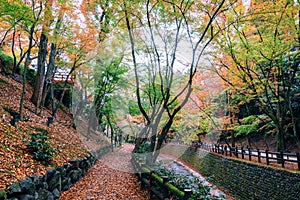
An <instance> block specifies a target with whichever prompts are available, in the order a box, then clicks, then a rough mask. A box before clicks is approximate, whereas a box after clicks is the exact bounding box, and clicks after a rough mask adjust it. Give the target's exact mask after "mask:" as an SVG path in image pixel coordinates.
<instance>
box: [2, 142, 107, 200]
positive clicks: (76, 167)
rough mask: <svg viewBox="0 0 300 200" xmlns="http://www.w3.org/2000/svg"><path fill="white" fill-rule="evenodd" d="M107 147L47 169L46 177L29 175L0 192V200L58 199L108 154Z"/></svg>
mask: <svg viewBox="0 0 300 200" xmlns="http://www.w3.org/2000/svg"><path fill="white" fill-rule="evenodd" d="M110 149H111V147H110V146H107V147H104V148H102V149H99V150H98V151H95V152H93V153H91V154H90V155H89V156H88V157H85V158H82V159H78V160H70V161H69V163H68V164H64V165H63V166H60V167H57V168H55V169H48V170H47V171H46V175H43V176H39V177H37V176H35V175H31V176H29V177H27V178H26V179H25V180H23V181H21V182H20V183H14V184H12V185H11V186H10V187H9V188H8V189H7V190H6V191H0V200H2V199H3V200H6V199H8V200H18V199H20V200H54V199H58V198H59V197H60V193H61V192H62V191H66V190H68V189H69V188H70V187H72V186H73V185H74V184H75V183H76V182H77V181H78V180H79V179H80V178H81V177H83V176H85V174H86V173H87V171H88V170H89V169H90V168H91V167H92V166H93V165H94V164H95V162H96V161H97V160H98V159H99V158H100V157H102V156H103V155H105V154H106V153H108V152H109V151H110Z"/></svg>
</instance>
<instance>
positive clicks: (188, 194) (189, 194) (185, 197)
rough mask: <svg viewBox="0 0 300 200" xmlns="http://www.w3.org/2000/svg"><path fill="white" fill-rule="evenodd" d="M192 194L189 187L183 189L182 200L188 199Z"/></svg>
mask: <svg viewBox="0 0 300 200" xmlns="http://www.w3.org/2000/svg"><path fill="white" fill-rule="evenodd" d="M191 196H192V190H191V189H184V197H183V199H184V200H188V199H189V198H190V197H191Z"/></svg>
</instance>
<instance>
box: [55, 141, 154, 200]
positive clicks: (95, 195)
mask: <svg viewBox="0 0 300 200" xmlns="http://www.w3.org/2000/svg"><path fill="white" fill-rule="evenodd" d="M132 150H133V145H129V144H125V145H123V147H122V148H117V149H115V151H114V152H110V153H108V154H106V155H105V156H103V157H102V158H101V159H100V160H98V161H97V162H96V164H95V165H94V166H93V167H92V168H91V169H90V170H89V171H88V173H87V174H86V176H85V177H83V178H82V179H80V181H78V182H77V183H76V184H75V186H73V187H72V188H70V189H69V190H68V191H65V192H63V193H62V194H61V197H60V200H69V199H73V200H77V199H78V200H81V199H97V200H100V199H104V200H107V199H111V200H147V199H149V197H148V196H147V192H146V191H144V190H141V189H140V183H139V181H138V179H137V176H136V175H135V174H134V169H133V167H132V165H131V162H130V159H131V151H132Z"/></svg>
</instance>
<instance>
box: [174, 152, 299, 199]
mask: <svg viewBox="0 0 300 200" xmlns="http://www.w3.org/2000/svg"><path fill="white" fill-rule="evenodd" d="M176 148H178V147H176ZM181 159H182V160H184V161H186V162H188V163H190V164H192V165H193V166H194V167H195V168H196V169H198V170H199V172H200V173H201V174H202V175H203V176H205V177H207V178H208V180H210V181H211V182H212V183H213V184H214V185H217V186H219V187H221V188H224V189H225V190H226V191H228V192H229V193H230V194H232V195H233V196H235V197H236V198H237V199H247V200H248V199H259V200H263V199H266V200H269V199H274V200H277V199H278V200H283V199H288V200H296V199H297V200H298V199H300V172H298V173H293V172H288V171H285V170H277V169H274V168H271V167H265V166H260V165H256V164H252V163H247V162H243V161H240V160H236V159H231V158H225V157H222V156H221V155H217V154H213V153H208V152H206V151H203V150H199V151H197V152H195V151H194V150H192V151H185V153H184V154H183V155H182V156H181Z"/></svg>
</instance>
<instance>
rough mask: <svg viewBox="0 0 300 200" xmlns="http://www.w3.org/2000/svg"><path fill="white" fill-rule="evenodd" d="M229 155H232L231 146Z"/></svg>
mask: <svg viewBox="0 0 300 200" xmlns="http://www.w3.org/2000/svg"><path fill="white" fill-rule="evenodd" d="M229 155H230V157H231V156H232V152H231V147H229Z"/></svg>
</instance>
